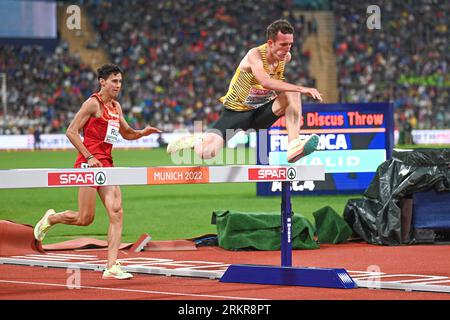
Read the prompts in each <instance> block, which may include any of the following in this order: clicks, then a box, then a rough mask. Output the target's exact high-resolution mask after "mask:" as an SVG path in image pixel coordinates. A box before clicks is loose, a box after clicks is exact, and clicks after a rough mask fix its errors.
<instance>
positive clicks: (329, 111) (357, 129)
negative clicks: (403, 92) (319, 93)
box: [257, 103, 394, 196]
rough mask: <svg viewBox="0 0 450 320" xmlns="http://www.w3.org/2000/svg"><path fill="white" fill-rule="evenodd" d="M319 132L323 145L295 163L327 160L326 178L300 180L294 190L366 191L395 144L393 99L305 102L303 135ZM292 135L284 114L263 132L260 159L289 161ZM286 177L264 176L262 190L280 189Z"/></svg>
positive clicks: (272, 162) (259, 188)
mask: <svg viewBox="0 0 450 320" xmlns="http://www.w3.org/2000/svg"><path fill="white" fill-rule="evenodd" d="M311 134H317V135H318V136H319V145H318V148H317V149H318V150H317V151H315V152H314V153H312V154H310V155H308V156H306V157H303V158H301V159H300V160H298V161H297V162H296V163H295V164H302V165H304V164H307V165H308V164H311V165H314V164H315V165H317V164H322V165H324V166H325V181H316V182H312V181H299V182H294V183H293V184H292V191H293V192H294V193H300V192H303V193H305V192H306V193H329V194H333V193H352V192H356V193H360V192H363V191H364V190H365V189H366V188H367V187H368V185H369V184H370V182H371V180H372V178H373V177H374V175H375V172H376V170H377V168H378V166H379V165H380V164H381V163H383V162H384V161H385V160H386V159H389V158H390V157H391V154H392V148H393V146H394V119H393V109H392V105H391V104H389V103H366V104H358V103H345V104H306V105H303V114H302V119H301V130H300V138H307V137H308V136H309V135H311ZM287 146H288V136H287V130H286V124H285V119H284V117H283V118H281V119H280V120H278V121H277V122H276V123H275V124H274V125H273V126H272V127H271V128H269V129H268V130H267V136H265V137H263V136H262V135H261V134H260V135H258V143H257V148H258V152H257V163H258V164H265V165H267V164H270V165H286V164H288V162H287V159H286V150H287ZM280 191H281V183H277V182H274V183H268V182H260V183H258V184H257V194H258V195H264V196H266V195H276V194H279V193H280Z"/></svg>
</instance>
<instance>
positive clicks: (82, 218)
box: [77, 213, 94, 227]
mask: <svg viewBox="0 0 450 320" xmlns="http://www.w3.org/2000/svg"><path fill="white" fill-rule="evenodd" d="M92 222H94V214H93V213H92V214H86V215H81V214H80V215H79V216H78V219H77V225H79V226H83V227H86V226H89V225H91V224H92Z"/></svg>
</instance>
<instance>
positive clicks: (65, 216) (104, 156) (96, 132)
mask: <svg viewBox="0 0 450 320" xmlns="http://www.w3.org/2000/svg"><path fill="white" fill-rule="evenodd" d="M97 72H98V80H99V82H100V86H101V88H100V91H99V92H98V93H94V94H93V95H92V96H91V97H89V99H87V100H86V101H85V102H84V103H83V105H82V106H81V108H80V110H79V111H78V113H77V114H76V115H75V117H74V119H73V120H72V122H71V123H70V125H69V127H68V128H67V133H66V135H67V137H68V138H69V140H70V142H72V144H73V145H74V146H75V148H76V149H77V150H78V157H77V159H76V161H75V166H74V167H75V168H86V167H113V160H112V156H111V150H112V147H113V144H114V142H116V141H117V140H118V137H119V135H118V133H119V132H120V134H121V135H122V137H123V138H124V139H127V140H135V139H139V138H141V137H144V136H148V135H150V134H152V133H159V132H161V131H160V130H159V129H156V128H153V127H146V128H144V129H142V130H134V129H132V128H131V127H130V126H129V125H128V123H127V122H126V121H125V119H124V117H123V114H122V108H121V106H120V104H119V102H117V101H116V100H115V99H116V97H117V96H118V94H119V91H120V88H121V86H122V70H121V69H120V68H119V67H118V66H116V65H113V64H106V65H104V66H102V67H101V68H100V69H98V70H97ZM81 129H82V130H83V133H84V141H82V140H81V138H80V136H79V132H80V131H81ZM97 193H98V194H99V196H100V198H101V200H102V202H103V204H104V205H105V208H106V211H107V212H108V215H109V229H108V263H107V267H106V270H105V271H104V273H103V278H104V279H109V278H114V279H130V278H132V277H133V276H132V275H131V274H130V273H127V272H124V271H123V270H122V269H121V268H120V265H119V264H118V263H117V261H116V260H117V255H118V252H119V247H120V242H121V238H122V224H123V210H122V194H121V192H120V187H119V186H101V187H80V189H79V192H78V209H79V211H72V210H66V211H63V212H59V213H56V212H55V211H54V210H53V209H50V210H48V211H47V212H46V213H45V215H44V217H43V218H42V219H41V220H40V221H39V222H38V223H37V224H36V226H35V228H34V236H35V238H36V239H37V240H38V241H42V240H43V239H44V237H45V235H46V233H47V231H48V230H49V229H50V227H51V226H53V225H55V224H57V223H63V224H70V225H78V226H87V225H90V224H91V223H92V222H93V220H94V215H95V203H96V196H97Z"/></svg>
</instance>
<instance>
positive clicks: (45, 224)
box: [34, 209, 56, 241]
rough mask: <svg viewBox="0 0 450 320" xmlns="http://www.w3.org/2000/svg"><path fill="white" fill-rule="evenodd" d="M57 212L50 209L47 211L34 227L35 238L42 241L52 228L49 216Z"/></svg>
mask: <svg viewBox="0 0 450 320" xmlns="http://www.w3.org/2000/svg"><path fill="white" fill-rule="evenodd" d="M54 214H56V212H55V210H53V209H49V210H47V212H45V214H44V216H43V217H42V219H41V220H39V222H38V223H37V224H36V226H35V227H34V238H35V239H36V240H38V241H42V240H44V238H45V235H46V234H47V232H48V230H49V229H50V227H51V225H50V222H49V221H48V217H50V216H52V215H54Z"/></svg>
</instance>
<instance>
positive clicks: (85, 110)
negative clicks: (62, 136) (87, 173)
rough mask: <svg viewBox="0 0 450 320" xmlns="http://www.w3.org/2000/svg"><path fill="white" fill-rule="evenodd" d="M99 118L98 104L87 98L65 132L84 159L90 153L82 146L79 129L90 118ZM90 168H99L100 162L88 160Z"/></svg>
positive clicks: (93, 159)
mask: <svg viewBox="0 0 450 320" xmlns="http://www.w3.org/2000/svg"><path fill="white" fill-rule="evenodd" d="M99 116H101V111H100V104H99V102H98V101H97V100H96V99H93V98H89V99H87V100H86V101H85V102H84V103H83V104H82V105H81V108H80V110H79V111H78V112H77V114H76V115H75V117H74V118H73V120H72V122H71V123H70V125H69V127H68V128H67V131H66V136H67V138H68V139H69V140H70V142H71V143H72V144H73V145H74V147H75V148H77V150H78V151H79V152H80V153H81V154H82V155H83V156H84V157H85V158H88V157H89V156H91V153H90V152H89V150H88V149H86V147H85V146H84V144H83V141H81V138H80V132H81V129H83V127H84V125H85V124H86V122H87V121H88V120H89V118H90V117H99ZM88 163H89V165H90V166H91V167H101V166H102V165H101V163H100V161H98V160H97V159H95V158H92V159H90V160H88Z"/></svg>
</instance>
